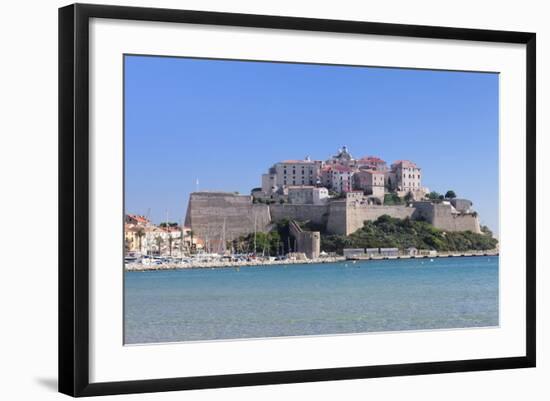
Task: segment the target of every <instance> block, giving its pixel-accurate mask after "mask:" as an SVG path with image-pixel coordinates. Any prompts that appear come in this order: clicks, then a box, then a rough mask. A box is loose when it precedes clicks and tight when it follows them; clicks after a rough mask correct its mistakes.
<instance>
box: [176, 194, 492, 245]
mask: <svg viewBox="0 0 550 401" xmlns="http://www.w3.org/2000/svg"><path fill="white" fill-rule="evenodd" d="M384 214H386V215H389V216H391V217H395V218H400V219H403V218H405V217H410V218H412V219H415V220H416V219H422V220H425V221H427V222H429V223H430V224H432V225H433V226H434V227H436V228H439V229H442V230H445V231H472V232H475V233H480V232H481V230H480V225H479V220H478V218H477V216H476V215H474V214H457V213H452V208H451V206H450V205H448V204H433V203H431V202H414V203H413V205H412V206H403V205H396V206H381V205H366V204H361V203H359V202H349V201H346V200H335V201H331V202H329V203H327V204H326V205H295V204H292V205H291V204H271V205H266V204H255V203H253V202H252V197H251V196H248V195H238V194H234V193H230V192H194V193H192V194H191V195H190V198H189V206H188V208H187V215H186V218H185V225H187V226H189V227H191V229H192V230H193V231H194V232H195V234H196V235H197V236H198V237H200V238H203V239H204V238H206V237H207V238H209V239H210V240H216V239H218V240H220V239H221V238H222V233H225V234H224V238H225V239H226V240H231V239H234V238H236V237H238V236H241V235H245V234H248V233H251V232H254V230H256V231H268V230H269V229H270V228H271V227H272V223H274V222H276V221H280V220H283V219H289V220H296V221H310V222H312V223H315V224H319V225H323V226H326V228H327V231H328V232H330V233H333V234H342V235H349V234H352V233H353V232H355V231H357V230H358V229H359V228H361V227H363V222H364V221H373V220H376V219H378V218H379V217H380V216H382V215H384Z"/></svg>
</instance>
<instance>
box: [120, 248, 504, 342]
mask: <svg viewBox="0 0 550 401" xmlns="http://www.w3.org/2000/svg"><path fill="white" fill-rule="evenodd" d="M124 285H125V291H124V297H125V311H124V326H125V343H126V344H135V343H149V342H173V341H196V340H216V339H235V338H258V337H278V336H298V335H318V334H338V333H363V332H379V331H394V330H423V329H442V328H465V327H487V326H497V325H498V323H499V320H498V319H499V314H498V296H499V293H498V257H461V258H444V259H437V258H436V259H433V262H430V260H429V259H412V260H411V259H410V260H383V261H363V262H357V263H355V264H353V263H351V262H342V263H332V264H311V265H288V266H286V267H283V266H266V267H241V268H240V269H236V268H217V269H214V270H212V269H193V270H171V271H151V272H126V273H125V284H124Z"/></svg>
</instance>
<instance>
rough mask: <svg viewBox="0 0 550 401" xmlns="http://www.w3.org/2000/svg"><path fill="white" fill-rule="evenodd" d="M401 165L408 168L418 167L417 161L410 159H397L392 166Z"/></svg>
mask: <svg viewBox="0 0 550 401" xmlns="http://www.w3.org/2000/svg"><path fill="white" fill-rule="evenodd" d="M399 165H401V167H407V168H418V167H417V165H416V163H414V162H412V161H410V160H397V161H396V162H394V163H393V164H392V166H399Z"/></svg>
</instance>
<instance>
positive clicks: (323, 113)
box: [125, 56, 498, 232]
mask: <svg viewBox="0 0 550 401" xmlns="http://www.w3.org/2000/svg"><path fill="white" fill-rule="evenodd" d="M125 113H126V114H125V128H126V133H125V152H126V154H125V163H126V165H125V168H126V177H125V178H126V188H125V196H126V212H128V213H139V214H147V213H148V210H150V216H151V218H152V219H153V221H155V222H157V223H158V222H160V221H164V219H165V213H166V210H168V213H169V220H170V221H181V219H182V217H183V216H184V215H185V211H186V207H187V200H188V197H189V193H190V192H193V191H194V190H195V188H196V179H197V178H198V179H199V186H200V190H223V191H239V192H241V193H245V194H248V193H249V191H250V189H251V188H253V187H258V186H260V185H261V174H262V173H264V172H266V170H267V168H268V167H270V166H271V165H272V164H273V163H275V162H277V161H280V160H284V159H299V158H303V157H304V156H306V155H309V156H311V158H312V159H320V160H325V159H327V158H328V157H329V156H331V155H333V154H334V153H335V152H336V151H337V149H338V148H339V147H341V146H342V145H347V146H348V148H349V149H350V152H351V153H352V155H354V156H355V157H360V156H365V155H376V156H380V157H381V158H383V159H384V160H386V161H387V162H388V164H390V163H392V162H393V161H394V160H398V159H409V160H413V161H415V162H416V163H417V164H419V165H420V167H421V168H422V169H423V185H425V186H427V187H429V188H430V189H431V190H436V191H438V192H445V191H447V190H448V189H453V190H454V191H455V192H456V193H457V195H458V196H459V197H465V198H468V199H471V200H472V201H473V202H474V208H475V209H476V210H477V211H478V212H479V214H480V217H481V222H482V224H487V225H488V226H489V227H490V228H491V229H492V230H493V231H495V232H496V231H497V230H498V75H497V74H487V73H472V72H448V71H424V70H408V69H387V68H370V67H340V66H323V65H305V64H282V63H269V62H246V61H223V60H196V59H185V58H168V57H140V56H126V59H125Z"/></svg>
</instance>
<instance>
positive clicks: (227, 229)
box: [185, 192, 271, 241]
mask: <svg viewBox="0 0 550 401" xmlns="http://www.w3.org/2000/svg"><path fill="white" fill-rule="evenodd" d="M270 223H271V218H270V215H269V207H268V206H267V205H265V204H254V203H252V197H251V196H246V195H237V194H233V193H230V192H194V193H192V194H191V195H190V197H189V206H188V207H187V214H186V217H185V225H186V226H189V227H191V229H192V230H193V231H194V233H195V235H196V236H197V237H199V238H202V239H209V240H211V241H215V240H218V241H219V240H220V239H221V238H224V237H225V239H226V240H228V241H229V240H232V239H234V238H237V237H238V236H240V235H245V234H248V233H251V232H254V227H256V230H257V231H267V229H268V226H269V224H270Z"/></svg>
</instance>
